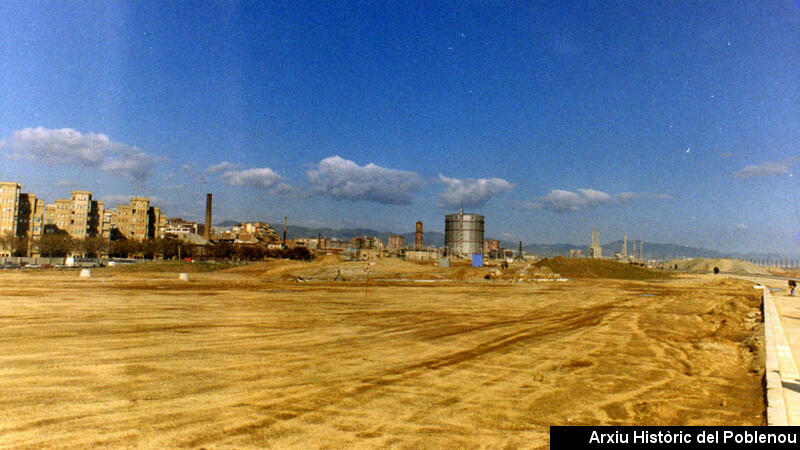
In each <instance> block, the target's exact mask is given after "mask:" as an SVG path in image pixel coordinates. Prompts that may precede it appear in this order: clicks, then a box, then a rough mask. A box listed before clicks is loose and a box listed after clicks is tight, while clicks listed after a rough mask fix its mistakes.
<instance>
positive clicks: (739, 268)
mask: <svg viewBox="0 0 800 450" xmlns="http://www.w3.org/2000/svg"><path fill="white" fill-rule="evenodd" d="M675 264H677V265H678V269H679V270H687V271H690V272H713V271H714V267H718V268H719V270H720V271H722V272H734V273H758V274H766V273H767V271H766V270H764V268H762V267H758V266H756V265H755V264H753V263H751V262H749V261H739V260H736V259H705V258H692V259H683V260H676V261H670V262H669V263H668V267H674V266H675Z"/></svg>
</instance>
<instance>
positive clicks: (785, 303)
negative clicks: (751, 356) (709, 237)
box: [738, 275, 800, 425]
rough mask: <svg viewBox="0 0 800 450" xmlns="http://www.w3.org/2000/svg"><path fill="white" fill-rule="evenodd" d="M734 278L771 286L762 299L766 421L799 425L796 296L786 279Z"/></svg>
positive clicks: (799, 356) (799, 308)
mask: <svg viewBox="0 0 800 450" xmlns="http://www.w3.org/2000/svg"><path fill="white" fill-rule="evenodd" d="M738 278H746V279H748V280H752V281H754V282H757V283H759V284H761V285H764V286H767V287H768V288H772V289H771V290H770V291H772V292H769V291H768V292H767V293H766V295H765V299H764V300H765V301H764V325H765V327H764V328H765V330H764V334H765V337H766V342H765V345H766V347H767V403H768V405H767V421H768V424H769V425H800V372H798V365H797V362H798V361H800V296H797V297H790V296H789V295H788V292H787V290H788V281H787V280H778V279H774V278H764V277H758V276H757V275H753V276H749V275H748V276H739V277H738ZM776 289H780V291H778V290H776ZM781 394H782V395H781Z"/></svg>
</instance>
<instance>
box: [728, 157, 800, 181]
mask: <svg viewBox="0 0 800 450" xmlns="http://www.w3.org/2000/svg"><path fill="white" fill-rule="evenodd" d="M798 159H800V158H798V157H792V158H786V159H781V160H778V161H767V162H764V163H761V164H756V165H752V166H747V167H744V168H742V169H739V170H737V171H736V172H734V174H733V176H734V177H736V178H765V177H771V176H776V175H791V172H790V171H789V169H790V168H791V165H792V163H793V162H795V161H797V160H798Z"/></svg>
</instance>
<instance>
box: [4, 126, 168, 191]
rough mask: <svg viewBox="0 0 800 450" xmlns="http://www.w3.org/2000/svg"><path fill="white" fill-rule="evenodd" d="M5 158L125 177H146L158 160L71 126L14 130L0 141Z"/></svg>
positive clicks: (136, 149) (132, 148) (135, 148)
mask: <svg viewBox="0 0 800 450" xmlns="http://www.w3.org/2000/svg"><path fill="white" fill-rule="evenodd" d="M0 148H5V149H9V150H11V153H9V154H7V155H6V157H7V158H9V159H12V160H24V161H31V162H35V163H40V162H41V163H44V164H48V165H59V164H63V165H69V166H75V167H86V168H94V169H98V170H101V171H103V172H106V173H108V174H112V175H119V176H123V177H125V178H128V179H143V178H147V177H148V176H149V175H150V173H151V172H152V170H153V168H154V167H155V165H156V163H157V162H158V161H159V158H158V157H155V156H153V155H150V154H148V153H146V152H144V151H143V150H142V149H140V148H138V147H136V146H132V145H127V144H123V143H120V142H114V141H112V140H111V139H109V138H108V136H106V135H105V134H100V133H86V134H84V133H81V132H79V131H76V130H74V129H72V128H61V129H48V128H43V127H37V128H24V129H22V130H17V131H15V132H14V133H12V134H11V136H10V137H8V138H6V139H3V140H0Z"/></svg>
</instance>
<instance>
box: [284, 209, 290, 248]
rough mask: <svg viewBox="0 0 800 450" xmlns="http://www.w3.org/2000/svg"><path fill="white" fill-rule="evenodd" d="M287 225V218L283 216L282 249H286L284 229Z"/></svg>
mask: <svg viewBox="0 0 800 450" xmlns="http://www.w3.org/2000/svg"><path fill="white" fill-rule="evenodd" d="M288 223H289V216H283V248H286V227H287V224H288Z"/></svg>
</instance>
